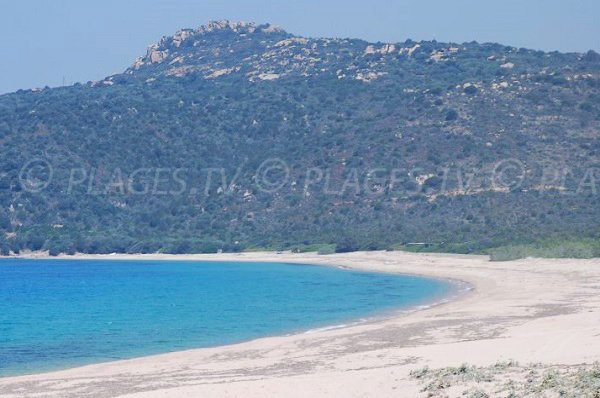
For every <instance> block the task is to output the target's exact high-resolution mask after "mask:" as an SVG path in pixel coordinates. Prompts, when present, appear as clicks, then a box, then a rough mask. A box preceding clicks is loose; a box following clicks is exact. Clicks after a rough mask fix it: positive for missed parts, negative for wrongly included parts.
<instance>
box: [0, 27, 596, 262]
mask: <svg viewBox="0 0 600 398" xmlns="http://www.w3.org/2000/svg"><path fill="white" fill-rule="evenodd" d="M599 79H600V55H598V54H597V53H595V52H593V51H590V52H588V53H586V54H578V53H569V54H563V53H558V52H553V53H544V52H541V51H534V50H528V49H519V48H514V47H510V46H504V45H500V44H492V43H484V44H479V43H476V42H471V43H462V44H456V43H440V42H436V41H420V42H415V41H412V40H407V41H405V42H403V43H368V42H366V41H363V40H357V39H340V38H305V37H298V36H294V35H292V34H290V33H287V32H286V31H284V30H282V29H281V28H278V27H275V26H273V25H268V24H265V25H257V24H253V23H233V22H229V21H217V22H211V23H209V24H208V25H205V26H202V27H200V28H198V29H184V30H181V31H179V32H177V33H176V34H175V35H173V36H169V37H164V38H163V39H162V40H161V41H160V42H159V43H157V44H155V45H152V46H151V47H149V48H148V50H147V53H146V55H145V56H143V57H140V58H138V59H137V60H136V61H135V62H134V63H133V65H132V66H131V67H130V68H128V69H127V70H126V71H124V72H123V73H121V74H117V75H113V76H109V77H107V78H106V79H104V80H101V81H98V82H88V83H86V84H76V85H74V86H70V87H60V88H54V89H50V88H44V89H34V90H20V91H18V92H16V93H11V94H6V95H2V96H0V142H1V147H0V151H1V156H0V202H1V206H0V247H1V249H2V251H3V252H4V253H7V252H9V251H18V250H24V249H29V250H38V249H48V250H50V251H51V253H53V254H56V253H60V252H67V253H70V252H75V251H80V252H88V253H109V252H155V251H165V252H172V253H180V252H214V251H217V250H225V251H237V250H243V249H251V248H256V247H266V248H298V249H302V250H304V249H306V248H307V247H320V246H318V245H322V244H330V245H336V248H337V250H338V251H347V250H355V249H385V248H389V247H392V246H394V245H401V246H403V247H413V248H415V247H416V248H421V247H425V248H428V249H431V250H447V251H459V252H480V251H483V250H486V249H489V248H493V247H498V246H503V245H509V244H513V243H518V244H535V243H536V242H548V241H549V240H565V239H566V240H580V239H586V240H589V241H592V242H597V241H598V239H599V237H600V200H599V196H598V194H599V192H598V190H599V189H600V187H597V186H596V184H597V182H598V181H600V139H599V136H600V133H599V132H600V80H599ZM315 245H317V246H315ZM328 247H331V246H328Z"/></svg>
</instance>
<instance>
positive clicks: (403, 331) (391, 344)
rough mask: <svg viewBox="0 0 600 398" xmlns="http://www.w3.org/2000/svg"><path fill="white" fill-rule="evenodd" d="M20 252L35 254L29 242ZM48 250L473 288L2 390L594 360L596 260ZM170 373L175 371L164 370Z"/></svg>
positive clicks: (341, 384) (214, 385) (205, 383)
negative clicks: (358, 317) (377, 312)
mask: <svg viewBox="0 0 600 398" xmlns="http://www.w3.org/2000/svg"><path fill="white" fill-rule="evenodd" d="M10 258H16V257H10ZM20 258H43V257H42V256H40V255H39V253H36V254H35V256H27V255H24V256H20ZM51 258H53V259H88V260H90V259H103V260H107V259H115V260H127V259H129V260H142V261H144V260H187V261H238V262H241V261H250V262H265V261H269V262H283V263H291V264H314V265H326V266H337V267H340V268H345V269H350V270H362V271H368V272H388V273H395V274H407V275H417V276H423V277H434V278H440V279H446V280H455V281H456V280H458V281H464V282H466V283H468V284H469V285H470V286H471V289H470V290H469V291H467V292H463V294H461V295H459V297H451V299H448V300H447V301H446V302H442V303H440V304H439V305H432V306H429V307H428V308H423V309H415V310H412V311H409V312H408V313H406V312H404V313H402V311H401V310H400V311H395V313H394V314H390V315H389V316H385V317H383V318H381V319H373V320H368V321H367V322H365V323H359V324H349V325H344V326H341V327H334V328H332V327H333V326H335V325H332V327H329V328H321V329H316V330H314V331H305V332H299V333H293V334H289V335H284V336H272V337H265V338H260V339H256V340H251V341H246V342H242V343H238V344H234V345H228V346H219V347H213V348H200V349H192V350H186V351H178V352H172V353H167V354H159V355H153V356H149V357H141V358H135V359H128V360H122V361H115V362H105V363H100V364H94V365H87V366H84V367H79V368H74V369H68V370H63V371H56V372H51V373H41V374H33V375H26V376H17V377H6V378H1V379H0V395H2V396H7V397H15V398H16V397H18V396H19V394H17V393H16V392H17V391H20V392H21V393H25V392H26V393H27V394H37V396H42V397H46V396H47V397H54V396H77V391H80V389H81V388H92V386H93V388H94V389H95V390H98V391H103V393H102V396H110V397H113V396H114V397H117V396H119V397H121V396H123V397H124V396H127V397H132V398H133V397H136V398H137V397H177V396H189V395H191V396H200V395H202V396H206V395H208V396H223V395H227V394H229V395H231V396H245V397H248V396H249V397H253V396H264V395H265V393H267V394H273V395H276V394H280V395H282V396H301V395H304V396H306V395H307V394H308V395H311V394H312V395H316V396H323V395H327V394H329V395H335V394H341V395H343V396H364V395H365V394H367V393H368V392H371V394H373V395H375V396H383V397H385V396H398V394H400V396H404V395H407V396H424V395H422V393H421V392H420V387H419V385H418V383H417V382H416V381H414V380H412V379H411V378H410V376H409V373H410V371H411V370H414V369H416V368H419V367H423V366H429V367H432V368H433V367H441V366H458V365H460V364H461V363H463V362H468V363H471V364H475V365H491V364H494V363H496V362H498V361H503V360H516V361H519V362H522V363H532V362H539V363H542V364H545V365H547V366H553V365H555V364H560V365H575V364H582V363H591V362H594V361H600V338H599V337H598V336H599V335H600V297H599V296H600V295H599V294H598V293H599V292H600V260H598V259H593V260H565V259H560V260H551V259H525V260H518V261H511V262H502V263H497V262H495V263H490V262H489V261H488V260H487V257H486V256H468V255H446V254H429V253H405V252H356V253H344V254H334V255H326V256H323V255H317V254H313V253H294V254H292V253H282V254H276V253H261V252H257V253H239V254H238V253H236V254H207V255H205V254H203V255H163V254H157V255H76V256H58V257H51ZM398 312H401V313H398ZM596 347H597V348H596ZM125 374H126V375H128V376H127V377H124V376H123V375H125ZM173 375H177V377H176V378H177V380H178V381H176V382H175V381H172V378H173V377H174V376H173ZM367 379H368V380H369V382H368V383H366V384H365V382H364V380H367ZM361 380H363V383H360V381H361ZM298 383H301V384H302V387H299V386H298ZM373 391H376V393H373ZM301 393H302V394H301ZM70 394H72V395H70ZM403 394H404V395H403ZM420 394H421V395H420ZM92 396H93V395H92Z"/></svg>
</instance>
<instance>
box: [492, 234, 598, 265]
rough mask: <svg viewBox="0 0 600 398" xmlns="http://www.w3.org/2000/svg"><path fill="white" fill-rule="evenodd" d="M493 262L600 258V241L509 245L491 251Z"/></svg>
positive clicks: (556, 241)
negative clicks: (536, 258)
mask: <svg viewBox="0 0 600 398" xmlns="http://www.w3.org/2000/svg"><path fill="white" fill-rule="evenodd" d="M488 252H489V254H490V259H491V260H492V261H510V260H518V259H521V258H526V257H540V258H593V257H600V240H592V239H585V240H578V241H573V240H566V241H562V240H550V241H542V242H540V243H535V244H529V245H508V246H501V247H498V248H494V249H490V250H489V251H488Z"/></svg>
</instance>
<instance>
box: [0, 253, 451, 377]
mask: <svg viewBox="0 0 600 398" xmlns="http://www.w3.org/2000/svg"><path fill="white" fill-rule="evenodd" d="M452 289H453V287H452V285H451V284H449V283H447V282H444V281H440V280H434V279H425V278H418V277H412V276H401V275H388V274H381V273H368V272H355V271H348V270H342V269H337V268H332V267H321V266H312V265H291V264H273V263H233V262H180V261H117V260H114V261H113V260H111V261H102V260H98V261H88V260H24V259H2V260H0V376H10V375H18V374H27V373H35V372H41V371H47V370H55V369H63V368H68V367H73V366H78V365H84V364H89V363H95V362H102V361H110V360H118V359H124V358H132V357H137V356H144V355H150V354H157V353H164V352H170V351H177V350H184V349H189V348H199V347H208V346H216V345H223V344H230V343H235V342H240V341H244V340H250V339H254V338H258V337H265V336H270V335H277V334H285V333H292V332H298V331H304V330H309V329H313V328H320V327H326V326H332V325H338V324H344V323H348V322H352V321H357V320H360V319H364V318H366V317H371V316H377V315H381V314H384V313H385V312H386V311H391V310H398V309H408V308H410V307H414V306H417V305H423V304H427V303H430V302H433V301H436V300H439V299H440V298H442V297H443V296H445V295H448V294H449V293H450V292H451V290H452Z"/></svg>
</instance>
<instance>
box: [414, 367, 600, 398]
mask: <svg viewBox="0 0 600 398" xmlns="http://www.w3.org/2000/svg"><path fill="white" fill-rule="evenodd" d="M411 377H412V378H413V379H415V380H418V381H419V382H420V383H421V384H422V385H423V388H422V390H421V391H422V392H424V393H426V394H427V396H428V397H446V396H448V395H447V393H446V391H447V390H448V389H449V388H453V391H457V390H458V391H460V390H462V396H465V397H472V398H475V397H477V398H483V397H511V398H529V397H531V398H533V397H548V396H552V397H554V396H556V397H565V398H596V397H598V396H600V364H597V363H596V364H593V365H577V366H544V365H541V364H531V365H528V366H523V365H520V364H518V363H516V362H499V363H497V364H495V365H492V366H488V367H477V366H469V365H467V364H463V365H461V366H459V367H448V368H441V369H429V368H427V367H425V368H422V369H417V370H414V371H412V372H411Z"/></svg>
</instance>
